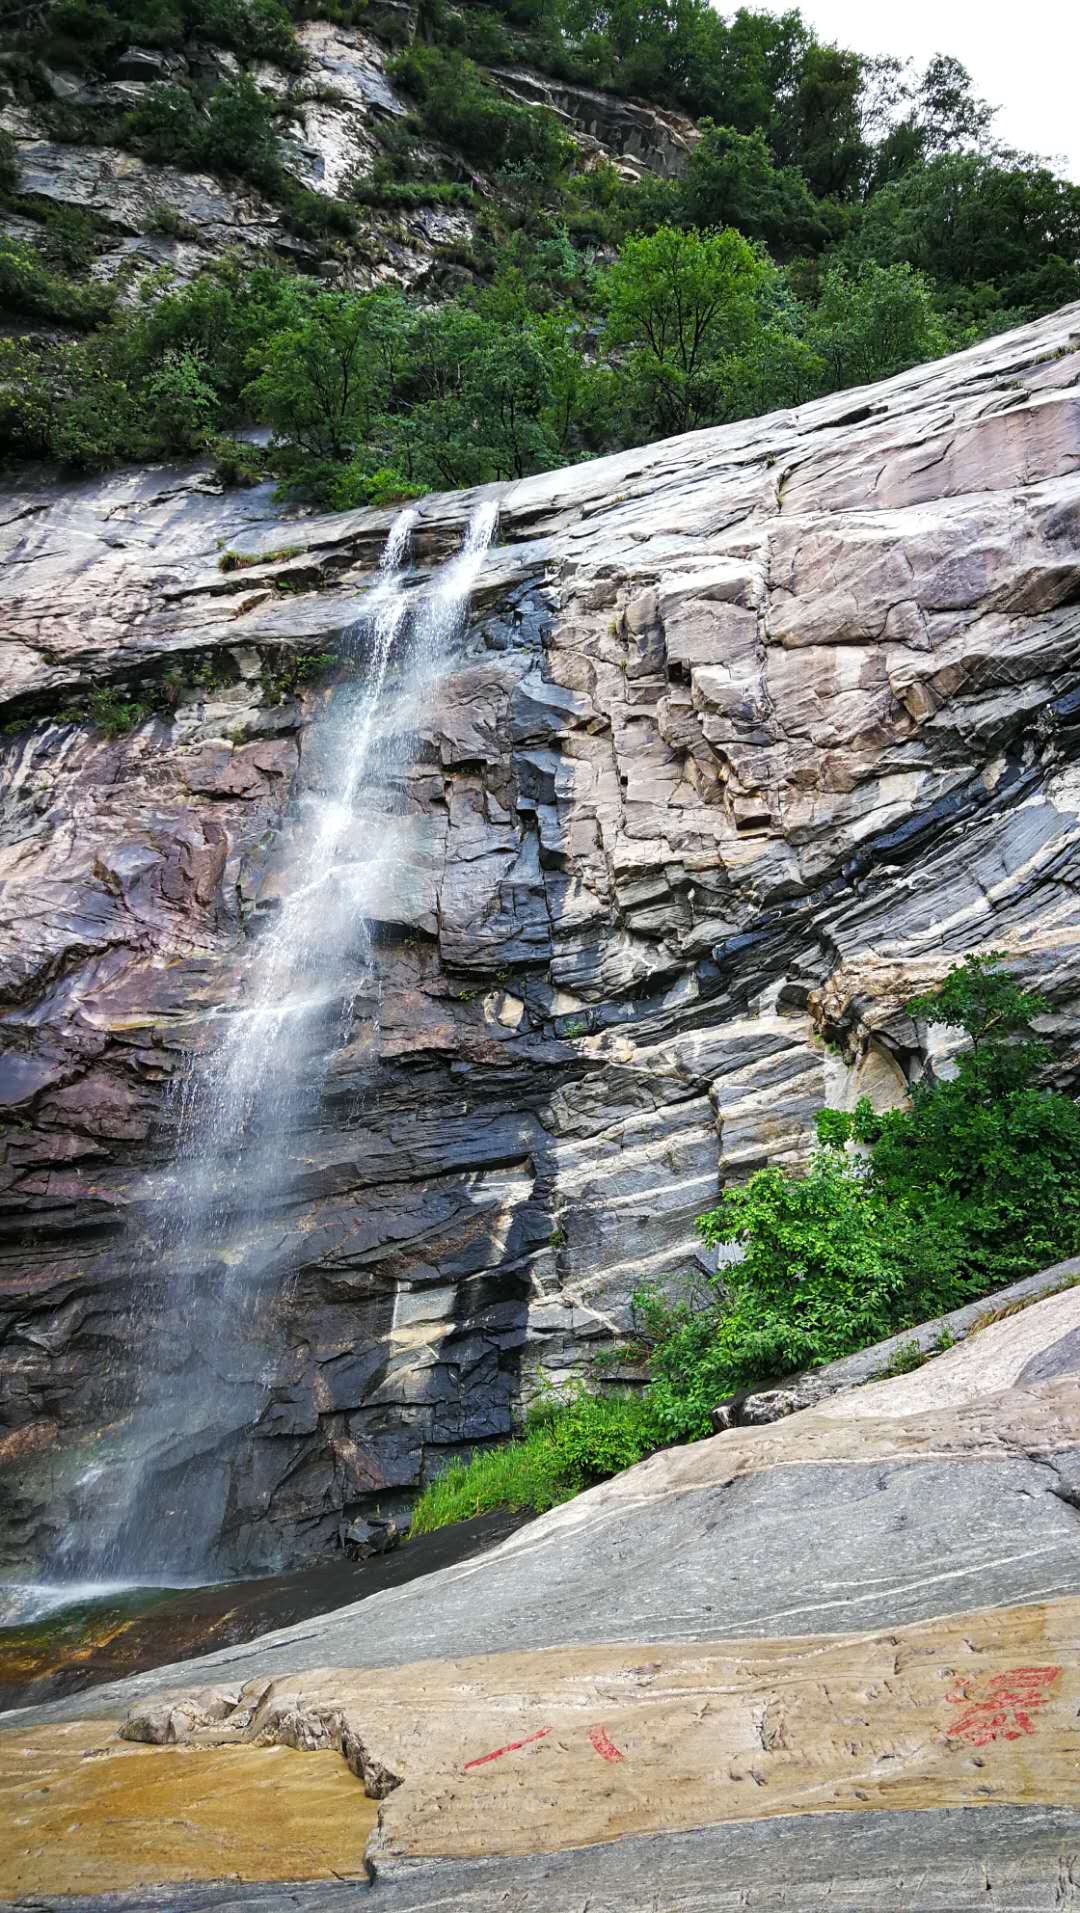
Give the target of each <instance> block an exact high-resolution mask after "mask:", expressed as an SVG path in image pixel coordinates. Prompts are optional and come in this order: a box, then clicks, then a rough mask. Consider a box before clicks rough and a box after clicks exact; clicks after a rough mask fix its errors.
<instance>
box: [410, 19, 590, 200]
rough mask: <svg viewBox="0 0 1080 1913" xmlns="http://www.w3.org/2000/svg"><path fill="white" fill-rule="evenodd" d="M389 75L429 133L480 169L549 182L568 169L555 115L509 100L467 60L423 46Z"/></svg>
mask: <svg viewBox="0 0 1080 1913" xmlns="http://www.w3.org/2000/svg"><path fill="white" fill-rule="evenodd" d="M389 71H390V73H391V74H392V76H393V78H394V79H395V80H396V81H397V82H398V84H399V85H400V86H402V87H404V89H405V91H406V92H407V93H411V94H412V96H413V98H414V99H415V100H416V101H417V102H418V104H419V106H420V111H421V115H422V118H423V122H424V127H425V129H426V130H427V131H428V132H430V133H432V134H434V136H435V137H436V138H437V139H441V140H445V141H446V142H447V143H448V144H449V145H452V146H455V147H456V148H457V150H458V151H459V152H461V153H464V155H465V157H466V158H467V159H470V160H472V162H473V163H474V165H477V166H484V167H491V166H503V167H507V166H511V167H514V166H516V167H523V168H527V169H528V170H529V171H530V172H531V173H532V174H533V175H534V176H535V178H536V179H537V180H538V181H540V182H547V183H550V182H551V181H552V180H554V179H555V178H556V176H557V175H558V174H559V173H560V172H561V171H562V170H563V169H564V168H565V166H566V164H567V161H568V157H569V154H570V152H571V150H572V149H571V147H570V144H569V142H568V141H567V139H566V137H565V135H564V134H563V133H562V132H561V131H560V129H559V126H558V122H557V121H556V120H555V118H554V116H553V115H552V114H550V113H546V112H544V111H543V110H541V109H539V108H536V107H529V106H517V105H515V104H514V102H513V101H512V100H507V99H504V98H503V96H502V94H501V93H499V92H497V91H496V89H495V87H494V86H492V84H491V82H490V81H489V80H487V79H486V78H485V76H484V75H483V74H482V73H481V71H480V69H479V67H477V66H476V65H474V63H473V61H472V60H469V59H466V58H465V57H464V55H462V54H460V53H456V52H447V51H446V50H445V49H444V48H442V47H436V46H422V45H418V44H417V45H413V46H411V47H410V48H409V49H408V51H407V52H405V53H402V54H400V55H399V56H398V58H397V59H396V60H394V61H393V62H392V63H391V66H390V68H389Z"/></svg>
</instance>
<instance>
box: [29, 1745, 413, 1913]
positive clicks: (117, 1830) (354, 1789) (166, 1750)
mask: <svg viewBox="0 0 1080 1913" xmlns="http://www.w3.org/2000/svg"><path fill="white" fill-rule="evenodd" d="M375 1814H376V1808H375V1804H374V1802H373V1801H371V1800H368V1799H367V1798H366V1796H365V1794H364V1790H363V1788H362V1787H361V1786H360V1785H359V1784H358V1783H357V1781H356V1780H355V1778H354V1777H353V1775H352V1774H351V1773H350V1772H349V1770H348V1768H347V1767H346V1765H345V1763H344V1761H343V1760H342V1758H341V1756H340V1754H337V1753H326V1752H323V1753H314V1754H303V1753H297V1752H295V1751H294V1750H293V1749H292V1748H290V1747H227V1748H226V1747H197V1748H193V1749H188V1748H171V1747H133V1746H131V1745H130V1744H128V1743H126V1742H124V1741H120V1740H117V1739H116V1737H115V1723H110V1722H107V1721H73V1722H70V1723H68V1724H66V1725H64V1726H58V1727H37V1728H32V1729H30V1730H28V1731H26V1732H23V1733H18V1732H15V1731H9V1732H7V1733H4V1734H0V1900H12V1899H15V1898H17V1897H18V1896H20V1895H22V1894H28V1893H55V1894H67V1893H107V1892H110V1891H118V1890H121V1889H123V1888H125V1887H136V1886H145V1885H150V1884H151V1883H155V1882H158V1883H161V1882H169V1881H177V1882H179V1881H184V1880H217V1879H231V1880H322V1879H331V1878H334V1877H335V1876H338V1877H340V1876H344V1877H346V1878H359V1879H363V1878H365V1877H366V1875H365V1868H364V1861H363V1855H364V1846H365V1843H366V1841H367V1838H368V1835H369V1833H370V1831H371V1828H372V1826H373V1824H374V1821H375Z"/></svg>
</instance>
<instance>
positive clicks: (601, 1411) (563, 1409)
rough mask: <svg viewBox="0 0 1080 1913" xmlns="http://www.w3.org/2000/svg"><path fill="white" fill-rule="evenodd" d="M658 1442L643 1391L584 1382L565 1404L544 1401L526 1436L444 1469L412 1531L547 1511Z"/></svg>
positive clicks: (420, 1505)
mask: <svg viewBox="0 0 1080 1913" xmlns="http://www.w3.org/2000/svg"><path fill="white" fill-rule="evenodd" d="M656 1446H657V1443H656V1436H655V1431H654V1427H653V1423H652V1418H651V1416H650V1414H649V1411H648V1407H647V1405H646V1403H645V1402H644V1401H643V1400H642V1399H641V1397H640V1396H634V1395H626V1394H618V1393H614V1392H613V1393H609V1394H606V1395H590V1394H588V1393H586V1391H585V1390H584V1389H582V1390H579V1391H578V1393H577V1394H575V1395H573V1396H571V1398H570V1399H569V1401H566V1402H564V1403H562V1404H555V1403H553V1402H546V1401H544V1402H541V1403H540V1404H539V1405H538V1406H537V1407H536V1408H534V1409H533V1410H531V1412H530V1414H529V1416H528V1418H527V1421H526V1425H525V1433H524V1435H523V1436H522V1437H521V1439H520V1440H518V1441H509V1442H504V1443H503V1444H502V1445H501V1446H500V1447H497V1448H483V1449H480V1450H478V1451H477V1453H476V1454H475V1455H473V1457H472V1459H471V1460H470V1461H468V1462H462V1461H458V1462H452V1463H451V1465H450V1467H449V1468H445V1469H444V1470H443V1472H442V1473H441V1474H440V1475H437V1476H436V1477H435V1479H434V1480H433V1481H432V1482H430V1483H429V1485H428V1486H427V1487H426V1488H425V1489H424V1491H423V1493H422V1494H421V1495H420V1497H419V1498H418V1500H417V1502H416V1504H415V1506H414V1508H413V1512H412V1524H411V1527H410V1530H409V1532H410V1534H412V1535H418V1534H428V1533H430V1531H431V1529H432V1528H445V1527H447V1526H449V1524H450V1523H451V1522H454V1521H467V1520H469V1518H470V1516H472V1515H477V1514H485V1513H487V1511H488V1510H489V1509H491V1508H506V1507H509V1508H531V1509H532V1510H533V1511H534V1513H536V1514H543V1513H544V1511H545V1510H546V1509H547V1508H554V1507H556V1506H557V1505H558V1503H559V1502H560V1501H569V1500H570V1498H571V1496H573V1495H576V1494H580V1493H581V1491H582V1489H583V1488H588V1487H590V1486H591V1485H592V1483H593V1482H596V1481H603V1480H604V1479H605V1478H606V1477H607V1476H608V1475H616V1474H620V1473H621V1471H622V1470H623V1469H624V1468H631V1467H633V1464H634V1462H635V1461H641V1460H642V1458H643V1457H644V1456H645V1455H647V1454H650V1453H651V1452H652V1450H653V1449H654V1448H655V1447H656Z"/></svg>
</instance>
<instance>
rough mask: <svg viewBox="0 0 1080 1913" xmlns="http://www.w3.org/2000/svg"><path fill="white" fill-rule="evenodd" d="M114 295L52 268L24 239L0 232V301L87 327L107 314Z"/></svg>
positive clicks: (105, 288) (13, 306) (42, 317)
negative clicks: (81, 282) (12, 237)
mask: <svg viewBox="0 0 1080 1913" xmlns="http://www.w3.org/2000/svg"><path fill="white" fill-rule="evenodd" d="M114 297H115V295H114V294H113V292H112V291H111V289H110V288H109V287H107V286H98V285H94V284H92V283H91V284H80V283H79V282H78V281H76V280H74V279H70V278H68V277H67V276H66V275H65V274H63V273H59V272H54V271H52V270H51V268H50V267H49V266H48V265H47V264H46V263H45V260H44V258H43V257H42V256H41V255H40V253H39V252H38V251H36V250H35V248H34V247H33V246H31V245H28V244H27V242H26V241H25V240H22V239H9V238H8V237H7V236H6V235H4V234H0V304H3V305H5V306H8V307H9V308H10V309H11V310H12V311H15V312H24V313H27V314H29V315H30V316H31V317H33V318H41V319H59V320H62V321H63V322H64V323H65V324H67V325H74V326H80V327H89V326H94V325H98V324H99V323H100V322H101V320H102V319H104V318H105V317H107V315H108V313H109V312H110V311H111V310H112V306H113V302H114Z"/></svg>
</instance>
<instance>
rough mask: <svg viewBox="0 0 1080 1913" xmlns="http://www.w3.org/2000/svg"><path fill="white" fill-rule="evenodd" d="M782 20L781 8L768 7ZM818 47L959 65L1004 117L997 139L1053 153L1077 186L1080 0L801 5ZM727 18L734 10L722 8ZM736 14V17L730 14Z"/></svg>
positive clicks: (775, 0)
mask: <svg viewBox="0 0 1080 1913" xmlns="http://www.w3.org/2000/svg"><path fill="white" fill-rule="evenodd" d="M766 4H767V5H768V8H769V11H770V12H776V13H780V12H782V11H783V6H782V4H781V3H780V0H766ZM798 4H799V11H800V12H801V14H802V16H803V18H804V20H807V21H808V22H809V23H810V25H811V26H813V27H814V28H815V30H816V32H817V34H818V37H819V39H823V40H836V41H837V42H838V43H839V44H840V45H841V46H849V47H852V48H854V49H855V51H856V52H859V53H896V54H900V55H902V56H903V55H907V54H910V55H911V56H912V57H913V59H914V60H915V63H916V65H917V66H918V67H920V68H921V67H923V66H925V64H926V62H927V60H928V59H929V57H930V55H931V54H932V53H952V54H955V56H956V58H957V59H958V60H962V61H963V63H964V65H965V66H966V67H967V69H968V72H969V73H970V74H971V76H972V79H973V80H974V83H975V91H976V93H978V94H981V96H982V97H983V98H984V99H987V100H989V101H990V102H991V104H992V105H994V106H1000V107H1001V112H1000V114H999V115H998V118H997V120H996V122H995V131H996V133H997V135H998V137H999V138H1000V139H1002V140H1004V141H1005V142H1006V143H1007V144H1008V145H1010V146H1018V147H1020V148H1022V149H1023V150H1024V151H1025V152H1036V153H1047V154H1050V155H1051V156H1053V157H1054V158H1056V159H1057V161H1058V166H1059V170H1060V171H1062V172H1063V173H1064V175H1065V177H1066V178H1067V179H1073V180H1076V181H1077V183H1078V184H1080V0H1022V4H1018V0H903V4H902V5H900V6H895V7H894V6H883V5H881V3H880V0H877V4H875V0H869V5H868V4H867V0H798ZM722 10H723V11H725V12H727V11H729V8H728V7H727V6H725V7H724V8H723V9H722ZM730 10H731V11H733V10H734V9H733V8H732V9H730Z"/></svg>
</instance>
